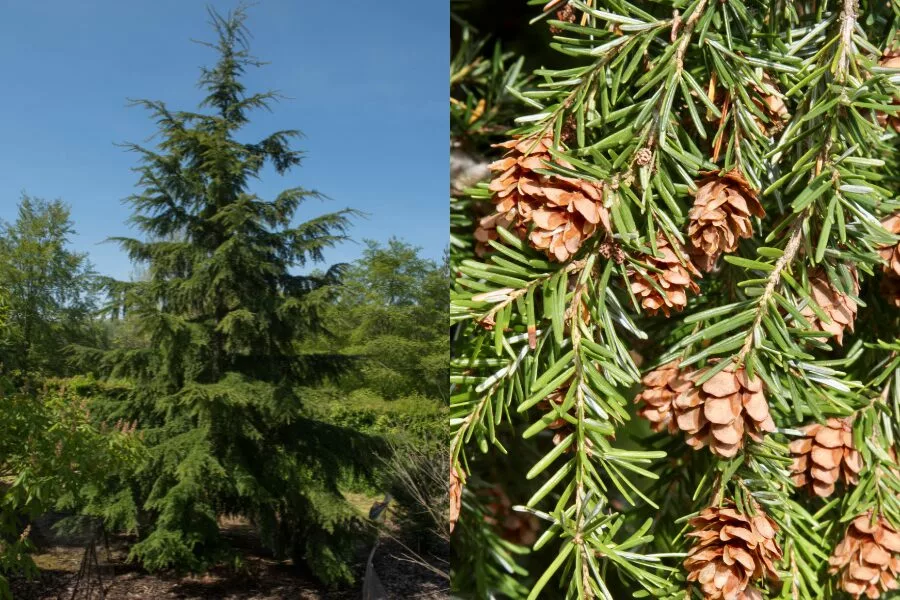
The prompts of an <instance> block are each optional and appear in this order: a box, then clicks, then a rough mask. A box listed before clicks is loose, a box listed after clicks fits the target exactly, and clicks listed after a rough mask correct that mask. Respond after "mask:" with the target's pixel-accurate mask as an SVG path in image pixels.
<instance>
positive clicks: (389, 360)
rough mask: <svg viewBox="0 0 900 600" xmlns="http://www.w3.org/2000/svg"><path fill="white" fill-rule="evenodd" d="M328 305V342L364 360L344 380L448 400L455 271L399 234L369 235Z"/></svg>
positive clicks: (348, 384) (391, 394) (350, 385)
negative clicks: (382, 240) (384, 240)
mask: <svg viewBox="0 0 900 600" xmlns="http://www.w3.org/2000/svg"><path fill="white" fill-rule="evenodd" d="M336 294H337V297H336V299H335V302H334V303H333V305H332V306H331V308H329V310H328V312H327V320H326V322H327V323H328V329H329V331H332V332H335V333H334V337H333V338H332V339H328V340H326V341H325V343H326V344H328V345H329V347H337V348H340V349H341V350H342V352H344V353H345V354H347V355H351V356H356V357H358V358H359V359H360V360H359V361H358V363H357V368H356V369H354V371H353V373H352V374H351V375H348V376H347V377H346V378H344V379H343V380H342V382H341V384H342V387H343V388H344V389H348V390H352V389H358V388H367V389H370V390H372V391H375V392H376V393H378V394H380V395H381V396H382V397H384V398H388V399H392V398H398V397H401V396H404V395H411V394H416V393H417V394H421V395H424V396H427V397H430V398H435V399H438V400H446V381H447V376H448V371H447V360H448V358H449V342H448V340H447V322H446V319H447V310H448V270H447V264H446V262H445V263H444V264H443V265H436V264H434V262H432V261H430V260H426V259H423V258H421V257H420V256H419V249H418V248H415V247H413V246H410V245H409V244H407V243H405V242H402V241H401V240H398V239H396V238H393V239H391V240H390V241H389V242H388V244H387V246H381V245H380V244H378V243H377V242H374V241H371V240H370V241H367V242H366V248H365V250H363V255H362V257H361V258H360V259H359V260H357V261H355V262H354V263H353V264H352V265H351V266H350V267H349V268H348V269H347V270H346V273H345V274H344V277H343V280H342V285H341V287H340V288H339V289H338V290H337V291H336Z"/></svg>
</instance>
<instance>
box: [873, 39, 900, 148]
mask: <svg viewBox="0 0 900 600" xmlns="http://www.w3.org/2000/svg"><path fill="white" fill-rule="evenodd" d="M878 66H880V67H888V68H891V69H900V50H897V49H894V50H889V51H887V52H885V53H884V55H883V56H882V57H881V60H879V61H878ZM893 104H900V97H895V98H894V101H893ZM878 122H879V123H880V124H881V126H882V127H892V128H893V129H894V131H896V132H897V133H900V113H893V114H891V115H888V114H887V113H885V112H881V111H878Z"/></svg>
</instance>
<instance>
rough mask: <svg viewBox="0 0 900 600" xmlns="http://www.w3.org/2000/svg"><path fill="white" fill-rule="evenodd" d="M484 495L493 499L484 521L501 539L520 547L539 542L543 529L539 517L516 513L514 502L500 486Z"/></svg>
mask: <svg viewBox="0 0 900 600" xmlns="http://www.w3.org/2000/svg"><path fill="white" fill-rule="evenodd" d="M482 493H483V494H485V495H487V496H490V497H491V499H490V501H488V502H487V503H486V504H485V508H486V509H487V514H486V515H485V517H484V520H485V522H486V523H489V524H490V525H493V526H494V527H495V528H496V529H497V531H498V532H499V533H500V537H502V538H503V539H505V540H506V541H508V542H512V543H514V544H519V545H520V546H530V545H532V544H534V543H535V542H536V541H537V538H538V532H539V531H540V529H541V523H540V521H538V518H537V517H535V516H534V515H532V514H530V513H522V512H517V511H514V510H513V509H512V500H510V499H509V496H507V495H506V492H504V491H503V488H501V487H499V486H494V487H492V488H490V489H488V490H484V491H483V492H482Z"/></svg>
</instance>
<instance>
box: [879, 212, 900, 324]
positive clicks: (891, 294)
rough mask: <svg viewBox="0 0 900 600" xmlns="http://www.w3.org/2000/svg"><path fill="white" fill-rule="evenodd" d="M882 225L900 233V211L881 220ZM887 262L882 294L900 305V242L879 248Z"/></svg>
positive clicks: (897, 305) (882, 281)
mask: <svg viewBox="0 0 900 600" xmlns="http://www.w3.org/2000/svg"><path fill="white" fill-rule="evenodd" d="M881 226H882V227H884V228H885V229H887V230H888V231H889V232H891V233H893V234H897V235H900V213H894V214H892V215H891V216H889V217H888V218H886V219H885V220H883V221H882V222H881ZM878 253H879V254H881V258H883V259H884V260H885V262H886V263H887V264H886V265H884V266H883V267H882V268H883V269H884V275H883V276H882V278H881V295H882V296H884V298H885V299H886V300H887V301H888V302H890V303H891V304H893V305H894V306H896V307H900V242H898V243H896V244H890V245H887V246H882V247H881V248H879V249H878Z"/></svg>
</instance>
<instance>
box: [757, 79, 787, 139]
mask: <svg viewBox="0 0 900 600" xmlns="http://www.w3.org/2000/svg"><path fill="white" fill-rule="evenodd" d="M762 83H763V85H764V86H765V87H767V88H770V89H771V90H772V92H771V93H770V92H769V91H768V90H766V89H763V88H760V87H759V86H757V85H754V86H753V89H754V90H756V91H757V92H758V93H759V96H755V95H753V96H751V100H752V101H753V103H754V104H755V105H756V106H757V108H759V109H760V111H762V112H763V113H765V115H766V116H767V117H768V118H769V123H768V125H766V124H765V123H763V122H762V121H761V120H760V119H759V117H757V116H756V115H753V121H754V122H755V123H756V126H757V127H758V128H759V131H760V133H762V134H763V135H766V136H768V135H772V134H775V133H777V132H779V131H781V130H782V129H784V121H785V120H786V119H787V118H788V116H789V113H788V108H787V105H786V104H785V103H784V96H783V95H782V94H781V91H780V90H779V89H778V85H777V84H776V82H775V81H774V80H773V79H772V78H771V77H769V74H768V73H763V75H762Z"/></svg>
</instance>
